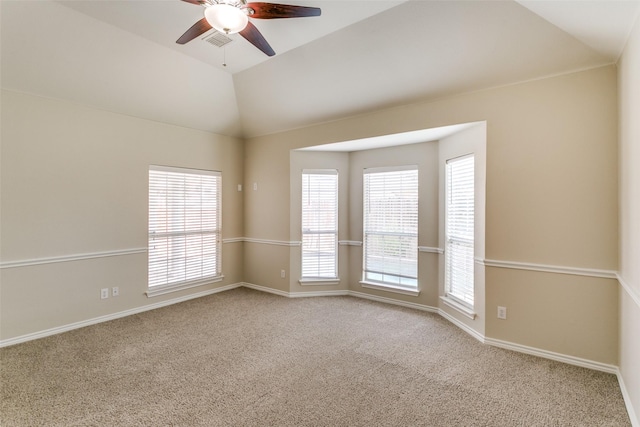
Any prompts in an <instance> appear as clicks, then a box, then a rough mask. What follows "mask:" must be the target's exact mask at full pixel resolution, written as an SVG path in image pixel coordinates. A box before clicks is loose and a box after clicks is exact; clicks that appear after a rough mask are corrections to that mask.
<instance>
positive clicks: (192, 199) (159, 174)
mask: <svg viewBox="0 0 640 427" xmlns="http://www.w3.org/2000/svg"><path fill="white" fill-rule="evenodd" d="M221 181H222V177H221V174H220V172H213V171H200V170H190V169H178V168H168V167H160V166H152V167H150V168H149V288H152V287H156V286H163V285H173V284H178V283H183V282H193V281H198V280H202V279H204V278H210V277H215V276H219V275H220V192H221Z"/></svg>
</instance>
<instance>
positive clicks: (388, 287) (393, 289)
mask: <svg viewBox="0 0 640 427" xmlns="http://www.w3.org/2000/svg"><path fill="white" fill-rule="evenodd" d="M360 284H361V285H362V287H363V288H369V289H377V290H379V291H387V292H394V293H396V294H403V295H411V296H413V297H417V296H418V295H420V291H419V290H418V289H416V290H412V289H407V288H401V287H399V286H393V285H385V284H382V283H375V282H365V281H364V280H363V281H361V282H360Z"/></svg>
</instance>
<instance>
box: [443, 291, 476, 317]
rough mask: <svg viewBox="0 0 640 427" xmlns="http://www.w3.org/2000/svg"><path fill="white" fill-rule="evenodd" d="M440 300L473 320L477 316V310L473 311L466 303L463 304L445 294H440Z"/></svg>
mask: <svg viewBox="0 0 640 427" xmlns="http://www.w3.org/2000/svg"><path fill="white" fill-rule="evenodd" d="M440 300H441V301H442V302H443V303H445V304H446V305H447V306H449V307H450V308H452V309H454V310H456V311H458V312H460V314H462V315H463V316H466V317H468V318H469V319H471V320H474V319H475V318H476V312H475V311H473V309H472V308H469V307H466V306H465V305H463V304H462V303H459V302H458V301H456V300H454V299H453V298H450V297H447V296H444V295H443V296H440Z"/></svg>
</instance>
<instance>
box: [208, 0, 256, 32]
mask: <svg viewBox="0 0 640 427" xmlns="http://www.w3.org/2000/svg"><path fill="white" fill-rule="evenodd" d="M204 17H205V18H207V22H208V23H209V25H211V26H212V27H213V28H215V29H216V30H218V31H220V32H221V33H224V34H234V33H238V32H240V31H242V30H244V27H246V26H247V23H248V22H249V18H248V17H247V15H246V14H245V13H244V12H243V11H242V10H240V9H239V8H237V7H235V6H231V5H229V4H224V3H220V4H214V5H213V6H209V7H207V8H206V9H205V10H204Z"/></svg>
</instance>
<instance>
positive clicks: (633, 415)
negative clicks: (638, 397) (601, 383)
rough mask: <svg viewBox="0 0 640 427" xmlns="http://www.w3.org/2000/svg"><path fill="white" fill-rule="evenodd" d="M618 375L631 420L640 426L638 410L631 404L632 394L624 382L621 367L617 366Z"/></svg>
mask: <svg viewBox="0 0 640 427" xmlns="http://www.w3.org/2000/svg"><path fill="white" fill-rule="evenodd" d="M616 376H617V377H618V384H619V385H620V392H621V393H622V398H623V399H624V405H625V406H626V407H627V415H629V419H630V420H631V426H632V427H640V419H638V416H637V415H636V411H635V409H634V408H633V405H632V404H631V396H629V391H628V390H627V386H626V385H625V383H624V377H623V376H622V372H620V368H616Z"/></svg>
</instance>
